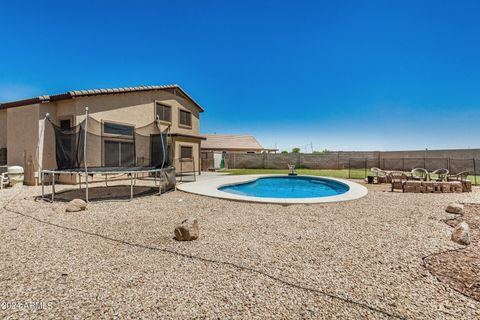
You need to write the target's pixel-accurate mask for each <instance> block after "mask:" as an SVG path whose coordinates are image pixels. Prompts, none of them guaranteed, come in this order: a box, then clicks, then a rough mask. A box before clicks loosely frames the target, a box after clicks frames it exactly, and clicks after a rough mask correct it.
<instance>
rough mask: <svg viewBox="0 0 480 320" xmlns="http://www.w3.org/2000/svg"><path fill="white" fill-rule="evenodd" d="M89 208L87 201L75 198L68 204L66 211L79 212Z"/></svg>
mask: <svg viewBox="0 0 480 320" xmlns="http://www.w3.org/2000/svg"><path fill="white" fill-rule="evenodd" d="M86 208H87V203H86V202H85V201H83V200H82V199H73V200H72V201H70V202H69V203H68V204H67V208H66V209H65V211H66V212H78V211H83V210H85V209H86Z"/></svg>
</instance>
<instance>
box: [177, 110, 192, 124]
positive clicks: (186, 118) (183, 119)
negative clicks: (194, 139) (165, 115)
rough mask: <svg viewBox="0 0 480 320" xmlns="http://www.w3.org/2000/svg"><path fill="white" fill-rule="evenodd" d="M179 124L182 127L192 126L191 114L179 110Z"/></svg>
mask: <svg viewBox="0 0 480 320" xmlns="http://www.w3.org/2000/svg"><path fill="white" fill-rule="evenodd" d="M180 124H181V125H184V126H189V127H191V126H192V113H191V112H189V111H185V110H180Z"/></svg>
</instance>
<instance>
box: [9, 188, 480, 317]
mask: <svg viewBox="0 0 480 320" xmlns="http://www.w3.org/2000/svg"><path fill="white" fill-rule="evenodd" d="M385 189H386V187H385V188H381V187H375V188H372V189H371V190H370V192H369V194H368V195H367V196H366V197H364V198H362V199H359V200H355V201H350V202H343V203H331V204H318V205H294V206H280V205H268V204H249V203H241V202H233V201H228V200H220V199H212V198H207V197H201V196H196V195H191V194H187V193H182V192H179V191H176V192H171V193H168V194H165V195H162V196H160V197H159V196H146V197H141V198H136V199H135V200H134V201H132V202H106V203H105V202H104V203H94V204H90V205H89V206H88V208H87V210H86V211H83V212H76V213H66V212H64V209H65V205H66V204H65V203H62V202H56V203H54V204H51V203H47V202H42V201H35V200H34V196H37V195H39V194H40V188H38V187H23V188H17V189H7V190H3V191H1V192H0V204H1V206H2V208H3V209H1V211H0V237H1V239H2V241H1V243H0V283H1V287H2V290H0V303H2V309H1V310H0V317H2V318H25V317H34V316H35V317H37V318H58V319H65V318H113V317H121V318H126V317H135V316H136V317H139V316H143V317H145V318H154V317H158V318H233V319H235V318H240V319H245V318H253V319H255V318H257V319H264V318H312V319H319V318H325V319H331V318H368V319H377V318H378V319H383V318H390V317H395V316H397V317H400V318H415V319H418V318H432V319H444V318H451V319H473V318H479V317H480V302H476V301H475V300H472V299H470V298H467V297H465V296H463V295H461V294H460V293H458V292H456V291H454V290H453V289H451V288H449V287H448V286H447V285H445V284H443V283H441V282H439V281H438V280H437V279H436V278H435V277H434V276H433V275H431V274H430V273H429V272H428V271H427V270H426V269H425V268H424V267H423V264H422V257H424V256H426V255H428V254H431V253H434V252H439V251H443V250H447V249H453V248H457V247H460V246H459V245H457V244H455V243H454V242H452V241H450V234H451V227H449V226H448V225H446V224H445V223H444V222H443V221H442V220H444V219H447V218H451V217H452V216H453V215H450V214H448V213H446V212H445V211H444V208H445V206H446V205H447V204H448V203H449V202H451V201H459V202H477V203H479V202H480V189H478V188H476V189H475V190H474V192H473V193H470V194H402V193H391V192H385V191H384V190H385ZM127 190H128V189H127ZM11 199H13V200H11ZM12 211H14V212H12ZM186 217H196V218H197V219H198V220H199V222H200V228H201V236H200V239H199V240H197V241H194V242H188V243H185V242H176V241H175V240H173V239H172V237H173V229H174V227H175V225H176V224H177V223H178V222H180V221H181V220H182V219H183V218H186ZM9 302H10V303H12V302H13V303H26V302H27V303H28V302H43V303H45V304H46V305H44V309H41V310H31V309H32V308H26V307H25V306H19V305H17V306H15V307H13V306H12V305H8V304H6V303H9Z"/></svg>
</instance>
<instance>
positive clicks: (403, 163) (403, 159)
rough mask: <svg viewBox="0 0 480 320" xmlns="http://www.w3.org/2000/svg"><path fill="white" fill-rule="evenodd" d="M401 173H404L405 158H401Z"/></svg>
mask: <svg viewBox="0 0 480 320" xmlns="http://www.w3.org/2000/svg"><path fill="white" fill-rule="evenodd" d="M402 171H403V172H405V158H402Z"/></svg>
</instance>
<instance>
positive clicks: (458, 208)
mask: <svg viewBox="0 0 480 320" xmlns="http://www.w3.org/2000/svg"><path fill="white" fill-rule="evenodd" d="M445 211H447V212H449V213H456V214H463V205H462V204H460V203H455V202H453V203H450V204H449V205H448V206H447V209H446V210H445Z"/></svg>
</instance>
